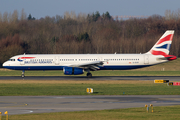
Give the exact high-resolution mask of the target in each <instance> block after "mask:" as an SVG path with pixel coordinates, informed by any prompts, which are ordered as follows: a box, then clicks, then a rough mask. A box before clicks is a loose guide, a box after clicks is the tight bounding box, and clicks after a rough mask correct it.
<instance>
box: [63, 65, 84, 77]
mask: <svg viewBox="0 0 180 120" xmlns="http://www.w3.org/2000/svg"><path fill="white" fill-rule="evenodd" d="M63 72H64V74H65V75H80V74H83V73H84V70H83V69H82V68H77V67H64V68H63Z"/></svg>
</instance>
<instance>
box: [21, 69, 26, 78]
mask: <svg viewBox="0 0 180 120" xmlns="http://www.w3.org/2000/svg"><path fill="white" fill-rule="evenodd" d="M24 73H25V70H22V75H21V77H22V78H24V77H25V75H24Z"/></svg>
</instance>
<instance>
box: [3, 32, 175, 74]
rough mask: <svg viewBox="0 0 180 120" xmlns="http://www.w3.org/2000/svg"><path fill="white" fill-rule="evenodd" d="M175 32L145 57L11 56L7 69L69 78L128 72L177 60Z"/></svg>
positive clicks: (166, 33) (134, 55) (168, 33)
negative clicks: (54, 73) (56, 72)
mask: <svg viewBox="0 0 180 120" xmlns="http://www.w3.org/2000/svg"><path fill="white" fill-rule="evenodd" d="M173 35H174V30H167V31H166V32H165V33H164V34H163V36H162V37H161V38H160V39H159V40H158V41H157V43H156V44H155V45H154V46H153V47H152V48H151V50H150V51H149V52H147V53H144V54H23V55H16V56H14V57H11V58H10V59H9V60H8V61H6V62H4V63H3V67H4V68H7V69H12V70H22V77H24V72H25V70H63V72H64V74H65V75H79V74H83V73H84V71H86V72H87V77H92V74H91V73H90V71H96V70H128V69H136V68H142V67H148V66H152V65H156V64H159V63H164V62H167V61H171V60H175V59H176V56H174V55H169V50H170V46H171V43H172V38H173Z"/></svg>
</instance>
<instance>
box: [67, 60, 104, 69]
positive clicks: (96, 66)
mask: <svg viewBox="0 0 180 120" xmlns="http://www.w3.org/2000/svg"><path fill="white" fill-rule="evenodd" d="M104 62H105V61H93V62H89V63H82V64H76V65H70V66H69V67H78V68H83V69H90V70H92V71H96V70H98V69H100V68H99V67H102V66H103V64H104Z"/></svg>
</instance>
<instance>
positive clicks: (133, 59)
mask: <svg viewBox="0 0 180 120" xmlns="http://www.w3.org/2000/svg"><path fill="white" fill-rule="evenodd" d="M159 58H163V56H162V55H156V56H154V55H151V54H40V55H38V54H25V55H17V56H14V57H11V58H10V60H9V61H6V62H5V63H4V64H3V67H5V68H8V69H13V70H63V67H66V66H71V65H77V66H78V65H80V64H87V63H91V62H95V61H103V65H102V66H100V67H99V70H127V69H136V68H142V67H147V66H151V65H155V64H159V63H163V62H167V61H168V60H163V59H159ZM82 68H83V67H82ZM83 69H86V68H83Z"/></svg>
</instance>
